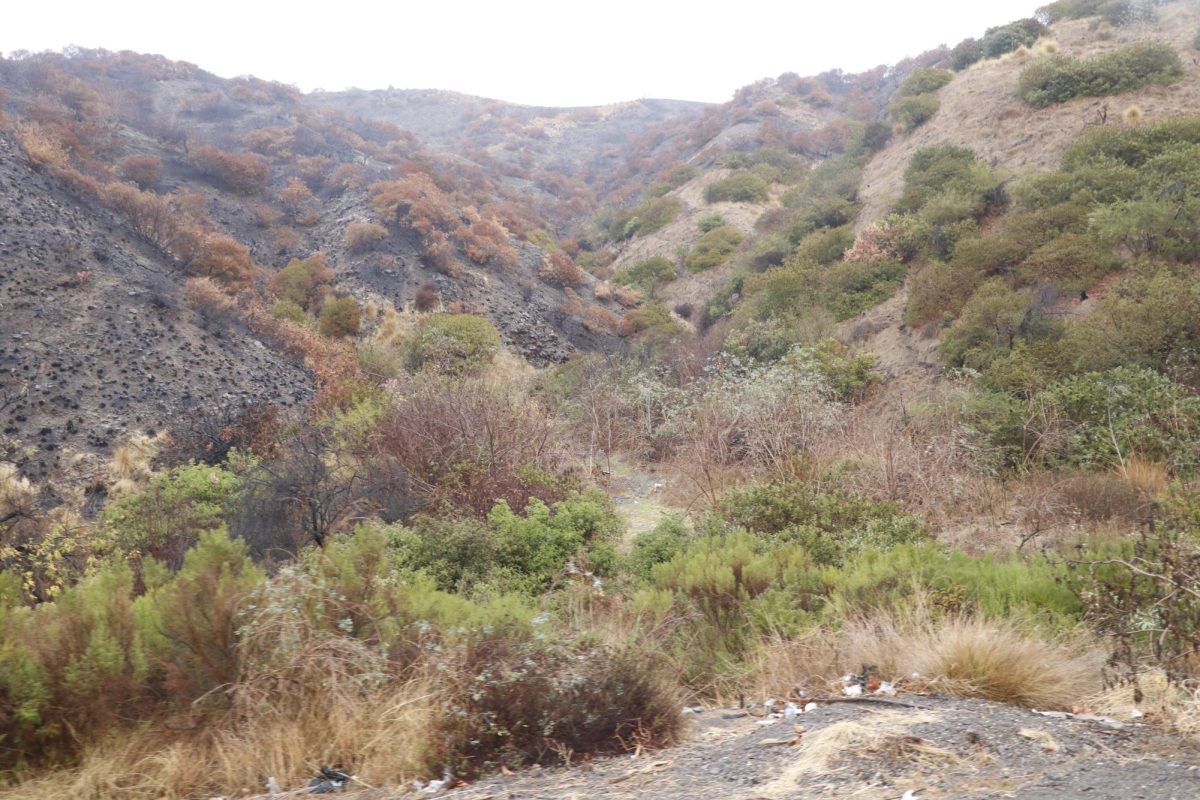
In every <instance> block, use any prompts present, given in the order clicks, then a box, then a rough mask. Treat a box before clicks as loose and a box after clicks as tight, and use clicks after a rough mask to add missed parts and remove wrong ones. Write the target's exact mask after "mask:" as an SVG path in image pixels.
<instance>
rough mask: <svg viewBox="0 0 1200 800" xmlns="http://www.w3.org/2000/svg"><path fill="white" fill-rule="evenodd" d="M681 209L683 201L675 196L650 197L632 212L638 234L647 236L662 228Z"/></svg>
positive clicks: (673, 218) (677, 214)
mask: <svg viewBox="0 0 1200 800" xmlns="http://www.w3.org/2000/svg"><path fill="white" fill-rule="evenodd" d="M682 210H683V201H682V200H680V199H679V198H677V197H652V198H650V199H649V200H647V201H645V202H644V203H642V204H641V205H640V206H638V207H637V208H636V209H634V212H633V215H634V216H633V218H634V220H636V228H637V235H638V236H647V235H649V234H651V233H655V232H657V231H660V230H662V229H663V228H665V227H666V226H667V225H668V224H670V223H671V222H674V221H675V218H676V217H678V216H679V212H680V211H682Z"/></svg>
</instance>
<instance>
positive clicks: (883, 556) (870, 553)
mask: <svg viewBox="0 0 1200 800" xmlns="http://www.w3.org/2000/svg"><path fill="white" fill-rule="evenodd" d="M1064 573H1065V570H1064V569H1063V568H1062V567H1061V566H1059V565H1057V564H1053V563H1051V562H1050V561H1048V560H1047V559H1045V558H1042V557H1036V556H1035V557H1031V558H1029V559H1027V560H1022V559H1020V558H1018V557H1008V558H1000V557H988V556H984V557H977V556H970V555H967V554H966V553H963V552H960V551H952V550H947V549H945V548H942V547H940V546H938V545H936V544H933V543H913V544H902V545H899V546H897V547H893V548H892V549H890V550H887V551H879V550H873V549H867V550H864V551H862V552H861V553H859V554H858V555H857V557H855V558H853V559H852V560H850V561H848V563H847V564H846V566H845V568H844V569H842V570H840V571H838V572H827V573H826V578H827V580H828V581H829V582H830V584H831V585H830V587H829V591H830V594H831V601H830V602H831V605H832V606H833V607H835V608H837V609H838V611H839V612H840V613H841V614H844V615H854V614H864V613H865V614H870V613H872V612H873V611H874V610H876V609H880V608H891V609H903V608H906V607H909V608H911V607H912V604H913V603H914V602H918V598H921V597H922V596H924V597H928V598H929V599H931V600H932V601H933V603H934V604H935V608H936V609H937V610H941V611H944V612H949V613H963V612H967V613H970V612H977V613H980V614H982V615H983V616H986V617H990V618H995V619H1013V618H1016V619H1027V620H1031V621H1039V622H1042V623H1045V624H1047V625H1050V626H1052V627H1057V628H1060V629H1069V628H1071V627H1073V626H1075V625H1076V624H1077V623H1078V621H1079V618H1080V614H1081V612H1082V606H1081V604H1080V603H1079V601H1078V599H1077V598H1076V597H1075V596H1074V594H1073V593H1072V592H1071V590H1070V588H1069V587H1068V586H1067V585H1066V584H1065V582H1064V581H1063V580H1062V578H1063V575H1064Z"/></svg>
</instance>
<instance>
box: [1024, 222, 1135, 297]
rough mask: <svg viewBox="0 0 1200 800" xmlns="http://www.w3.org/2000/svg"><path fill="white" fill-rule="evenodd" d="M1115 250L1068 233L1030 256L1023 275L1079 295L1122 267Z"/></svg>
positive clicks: (1092, 240)
mask: <svg viewBox="0 0 1200 800" xmlns="http://www.w3.org/2000/svg"><path fill="white" fill-rule="evenodd" d="M1120 264H1121V261H1120V259H1118V258H1117V257H1116V256H1115V255H1113V252H1112V248H1110V247H1107V246H1105V244H1104V243H1103V242H1101V241H1098V240H1097V239H1096V237H1094V236H1088V235H1086V234H1081V233H1067V234H1063V235H1062V236H1059V237H1058V238H1056V239H1052V240H1051V241H1049V242H1047V243H1046V244H1044V245H1042V246H1041V247H1039V248H1038V249H1037V250H1034V251H1033V252H1032V253H1030V254H1029V257H1028V258H1026V259H1025V261H1024V262H1022V264H1021V276H1022V277H1023V278H1025V280H1027V281H1029V282H1030V283H1046V284H1050V285H1053V286H1058V287H1060V288H1062V289H1065V290H1066V291H1069V292H1079V291H1080V290H1083V289H1087V288H1088V287H1090V286H1092V285H1093V284H1094V283H1096V281H1098V280H1100V278H1102V277H1104V276H1105V275H1107V274H1108V273H1109V272H1111V271H1113V270H1114V269H1116V268H1117V267H1118V266H1120Z"/></svg>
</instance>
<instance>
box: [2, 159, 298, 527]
mask: <svg viewBox="0 0 1200 800" xmlns="http://www.w3.org/2000/svg"><path fill="white" fill-rule="evenodd" d="M0 263H3V265H4V267H3V269H2V270H0V424H2V425H3V439H2V440H3V441H5V442H7V443H8V449H9V452H8V453H7V458H9V459H10V460H12V461H14V462H15V463H16V464H17V465H18V466H19V467H20V468H21V470H22V471H23V472H24V473H25V474H26V475H28V476H29V477H31V478H34V479H37V480H39V482H42V484H43V485H44V486H45V487H46V491H47V492H48V493H50V496H48V497H47V498H46V500H47V502H49V503H54V502H55V501H57V500H58V499H60V496H59V495H58V494H57V493H58V492H59V491H61V489H62V487H61V486H59V485H58V482H56V481H54V480H50V481H47V480H46V479H47V478H61V477H63V476H65V475H77V476H83V477H87V476H90V475H92V474H93V473H94V472H95V471H96V470H97V469H99V467H100V465H102V464H103V463H104V462H106V461H107V460H108V459H109V458H110V456H111V448H112V447H114V446H116V445H119V444H121V442H122V440H123V439H124V438H126V437H127V436H128V435H130V434H132V433H135V432H154V431H157V430H159V429H161V428H162V427H163V426H165V425H167V424H168V423H170V422H171V421H172V420H173V419H174V418H176V417H178V416H179V415H180V414H182V413H186V412H187V411H189V410H191V409H196V408H202V407H203V408H213V407H217V406H227V405H234V406H238V405H243V404H246V403H250V402H255V401H269V402H271V403H276V404H280V405H284V406H287V405H293V404H299V403H303V402H304V401H305V400H306V399H307V398H308V396H309V394H310V393H311V380H310V377H309V376H308V374H307V373H306V372H305V370H303V369H301V368H299V367H298V366H296V365H294V364H291V363H289V362H287V361H286V360H284V359H283V358H282V357H280V356H278V355H276V354H275V353H273V352H272V351H270V350H268V349H267V348H266V347H264V346H263V345H262V343H261V342H258V341H257V340H255V339H254V338H253V337H252V336H250V335H249V334H248V333H246V332H245V331H238V330H234V329H230V328H227V327H213V326H207V327H206V325H205V323H204V321H203V320H202V319H201V318H200V317H199V316H198V315H197V314H196V313H195V312H194V311H193V310H191V309H190V308H189V307H188V306H186V305H185V304H184V302H183V300H182V298H181V292H180V286H181V284H182V282H183V276H182V275H181V274H180V273H179V272H178V270H177V269H176V268H174V267H173V266H171V265H169V264H167V263H165V262H164V261H163V260H162V259H161V258H160V257H159V256H158V255H157V254H156V253H155V252H154V251H153V250H152V249H151V248H149V247H146V246H143V245H142V244H141V243H140V242H139V241H138V240H137V238H136V237H135V236H134V235H133V234H132V233H130V232H129V231H128V229H127V228H125V227H124V226H123V225H122V223H121V222H120V221H119V220H117V219H116V218H114V217H112V216H111V215H109V214H108V213H107V212H103V211H99V210H96V209H92V208H88V207H86V206H83V205H81V204H79V203H78V202H77V201H76V200H74V199H73V198H72V197H71V196H70V195H68V194H66V193H65V192H63V191H61V190H60V189H59V188H58V187H57V186H56V184H55V183H54V182H53V181H52V180H49V179H47V178H46V177H44V176H42V175H40V174H38V173H36V172H34V171H33V170H32V169H30V167H29V165H28V162H27V161H26V159H25V157H24V155H23V154H21V151H20V149H19V148H18V147H17V146H16V144H15V143H14V142H13V141H12V139H10V138H9V137H8V136H5V135H0ZM68 482H69V481H68Z"/></svg>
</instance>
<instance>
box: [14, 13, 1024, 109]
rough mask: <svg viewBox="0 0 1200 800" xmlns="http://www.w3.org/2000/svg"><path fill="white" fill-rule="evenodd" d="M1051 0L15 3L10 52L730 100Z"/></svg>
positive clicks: (910, 48) (546, 94) (506, 94)
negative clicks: (118, 54)
mask: <svg viewBox="0 0 1200 800" xmlns="http://www.w3.org/2000/svg"><path fill="white" fill-rule="evenodd" d="M1045 2H1046V0H986V1H985V2H973V1H972V0H907V2H905V1H903V0H902V1H901V2H895V0H883V1H882V2H879V1H878V0H877V1H875V2H868V0H836V2H812V1H811V0H807V1H806V0H792V1H791V2H782V1H781V0H773V1H771V0H733V1H732V2H724V3H699V2H662V1H661V0H640V2H638V1H636V0H600V1H599V2H594V3H581V2H571V0H557V2H546V1H545V0H498V1H497V0H494V1H493V2H476V0H425V1H424V2H419V3H414V2H412V1H411V0H393V2H389V3H386V4H385V3H378V2H360V1H357V0H342V2H337V3H324V2H320V3H302V2H293V3H286V4H285V3H280V2H275V1H274V0H270V1H269V2H268V1H266V0H241V1H240V2H232V1H231V0H206V1H205V2H198V3H196V2H193V3H186V4H183V3H172V2H164V0H152V1H150V0H56V1H55V2H53V3H50V4H48V5H45V6H43V5H41V4H40V3H12V4H11V5H12V6H13V7H12V8H9V9H6V10H5V13H4V24H3V26H0V52H3V53H6V54H11V53H12V52H13V51H16V50H29V51H34V52H37V51H42V50H60V49H62V48H63V47H65V46H67V45H78V46H81V47H87V48H93V47H103V48H105V49H108V50H134V51H137V52H142V53H158V54H162V55H165V56H167V57H169V58H172V59H179V60H183V61H190V62H192V63H194V64H196V65H198V66H200V67H202V68H204V69H206V70H208V71H209V72H213V73H216V74H217V75H220V76H222V77H234V76H237V75H255V76H257V77H259V78H264V79H267V80H275V81H280V82H283V83H288V84H293V85H295V86H298V87H300V88H301V89H303V90H305V91H311V90H313V89H318V88H319V89H326V90H330V91H333V90H339V89H345V88H349V87H352V86H356V87H359V88H364V89H383V88H387V87H389V86H393V87H395V88H397V89H450V90H454V91H458V92H464V93H467V94H474V95H480V96H483V97H490V98H495V99H499V100H506V101H509V102H514V103H524V104H529V105H551V106H580V105H601V104H605V103H612V102H619V101H623V100H634V99H639V98H649V97H653V98H671V99H677V100H699V101H705V102H724V101H726V100H728V99H730V97H732V95H733V93H734V91H736V90H737V89H738V88H740V87H742V86H745V85H746V84H748V83H753V82H754V81H756V80H758V79H760V78H767V77H775V76H777V75H779V74H781V73H783V72H796V73H799V74H801V75H812V74H816V73H819V72H824V71H825V70H829V69H835V68H836V69H843V70H845V71H847V72H857V71H862V70H866V69H870V68H871V67H874V66H877V65H879V64H892V63H895V62H897V61H899V60H901V59H903V58H905V57H907V56H912V55H917V54H919V53H921V52H923V51H925V50H928V49H930V48H933V47H936V46H938V45H939V44H947V45H951V46H953V45H954V44H956V43H957V42H958V41H960V40H962V39H964V38H966V37H968V36H979V35H980V34H982V33H983V32H984V30H985V29H986V28H988V27H990V26H992V25H1000V24H1003V23H1005V22H1010V21H1012V20H1014V19H1019V18H1021V17H1026V16H1029V15H1031V14H1032V13H1033V11H1034V10H1035V9H1036V8H1037V7H1039V6H1041V5H1044V4H1045Z"/></svg>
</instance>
